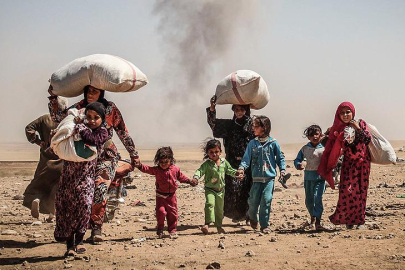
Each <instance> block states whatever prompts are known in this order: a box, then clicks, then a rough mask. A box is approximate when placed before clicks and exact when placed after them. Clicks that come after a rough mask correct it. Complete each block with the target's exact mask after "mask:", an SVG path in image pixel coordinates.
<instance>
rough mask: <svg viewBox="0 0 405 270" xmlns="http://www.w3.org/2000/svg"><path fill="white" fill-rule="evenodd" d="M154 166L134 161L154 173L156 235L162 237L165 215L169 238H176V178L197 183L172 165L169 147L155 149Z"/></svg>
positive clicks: (138, 165)
mask: <svg viewBox="0 0 405 270" xmlns="http://www.w3.org/2000/svg"><path fill="white" fill-rule="evenodd" d="M154 162H155V165H157V166H154V167H149V166H147V165H143V164H141V163H140V162H139V160H136V161H135V166H136V167H137V168H138V169H139V170H140V171H141V172H144V173H147V174H151V175H155V177H156V183H155V185H156V219H157V235H158V237H159V238H163V236H164V235H163V228H164V225H165V217H167V227H168V231H169V236H170V238H171V239H176V238H177V237H178V234H177V219H178V214H177V197H176V190H177V188H178V185H177V180H178V181H180V182H181V183H188V184H190V185H191V186H196V185H197V184H198V182H197V181H195V180H190V179H189V178H188V177H187V176H185V175H184V174H183V173H182V172H181V171H180V169H179V167H177V166H176V165H174V163H175V162H176V160H175V159H174V157H173V151H172V148H171V147H161V148H159V149H158V150H157V152H156V155H155V158H154Z"/></svg>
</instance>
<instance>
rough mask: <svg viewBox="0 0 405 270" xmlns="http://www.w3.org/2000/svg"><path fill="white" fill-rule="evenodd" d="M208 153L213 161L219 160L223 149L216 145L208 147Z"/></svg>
mask: <svg viewBox="0 0 405 270" xmlns="http://www.w3.org/2000/svg"><path fill="white" fill-rule="evenodd" d="M207 154H208V157H209V158H210V159H211V160H212V161H217V160H218V159H219V157H220V156H221V149H219V147H218V146H216V147H214V148H211V149H208V151H207Z"/></svg>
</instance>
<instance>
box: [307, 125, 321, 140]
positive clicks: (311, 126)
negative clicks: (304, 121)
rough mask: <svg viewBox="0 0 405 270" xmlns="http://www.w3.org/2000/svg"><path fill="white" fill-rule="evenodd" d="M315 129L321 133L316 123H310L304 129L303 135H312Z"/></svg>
mask: <svg viewBox="0 0 405 270" xmlns="http://www.w3.org/2000/svg"><path fill="white" fill-rule="evenodd" d="M317 131H319V133H320V134H322V129H321V127H320V126H318V125H310V126H309V127H307V128H306V129H305V130H304V138H305V137H310V136H313V135H314V134H315V133H316V132H317Z"/></svg>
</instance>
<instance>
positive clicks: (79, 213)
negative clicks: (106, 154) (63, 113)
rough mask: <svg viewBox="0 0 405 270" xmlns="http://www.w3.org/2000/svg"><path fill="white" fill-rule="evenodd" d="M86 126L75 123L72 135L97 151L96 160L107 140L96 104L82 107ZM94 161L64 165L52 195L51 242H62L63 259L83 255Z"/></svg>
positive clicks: (102, 113)
mask: <svg viewBox="0 0 405 270" xmlns="http://www.w3.org/2000/svg"><path fill="white" fill-rule="evenodd" d="M85 115H86V121H87V123H86V125H84V124H82V123H81V121H80V120H79V119H75V121H78V122H76V123H77V124H76V127H75V130H76V133H79V134H80V136H81V138H82V140H83V141H84V142H85V143H86V144H89V145H94V146H96V148H97V152H98V156H100V153H101V150H102V146H103V144H104V143H105V142H106V141H107V139H108V132H107V129H106V128H105V127H104V126H103V125H102V124H103V123H104V120H105V108H104V106H103V104H101V103H99V102H93V103H90V104H89V105H87V106H86V109H85ZM96 164H97V158H96V159H93V160H91V161H88V162H72V161H66V160H65V161H64V164H63V169H62V176H61V178H60V181H59V188H58V191H57V193H56V200H55V210H56V228H55V233H54V235H55V239H56V240H57V241H66V245H67V251H66V253H65V256H74V255H75V253H76V252H77V253H84V252H85V251H86V248H85V247H84V245H83V237H84V234H85V233H86V228H87V225H88V223H89V220H90V214H91V205H92V202H93V196H94V178H95V173H96Z"/></svg>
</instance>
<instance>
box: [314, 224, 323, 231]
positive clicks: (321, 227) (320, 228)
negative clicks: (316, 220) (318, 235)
mask: <svg viewBox="0 0 405 270" xmlns="http://www.w3.org/2000/svg"><path fill="white" fill-rule="evenodd" d="M315 230H316V231H324V230H325V227H323V226H322V225H321V224H316V225H315Z"/></svg>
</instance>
